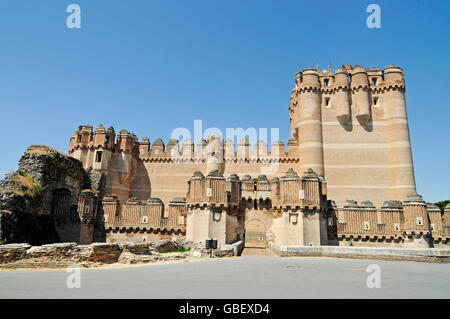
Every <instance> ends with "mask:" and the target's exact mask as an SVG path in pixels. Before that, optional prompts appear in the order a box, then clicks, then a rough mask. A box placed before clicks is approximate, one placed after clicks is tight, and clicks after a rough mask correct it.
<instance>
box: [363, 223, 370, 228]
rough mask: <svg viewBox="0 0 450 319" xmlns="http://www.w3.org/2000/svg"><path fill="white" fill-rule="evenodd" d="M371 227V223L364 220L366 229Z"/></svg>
mask: <svg viewBox="0 0 450 319" xmlns="http://www.w3.org/2000/svg"><path fill="white" fill-rule="evenodd" d="M369 229H370V223H369V222H364V230H369Z"/></svg>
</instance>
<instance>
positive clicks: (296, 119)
mask: <svg viewBox="0 0 450 319" xmlns="http://www.w3.org/2000/svg"><path fill="white" fill-rule="evenodd" d="M297 87H298V95H297V106H296V108H295V110H294V112H293V120H292V125H295V129H296V131H297V137H298V142H299V154H300V161H299V164H300V165H299V166H300V167H299V171H300V172H301V173H303V172H305V171H307V170H308V168H312V169H314V171H315V172H317V173H318V174H319V175H323V174H324V168H323V145H322V114H321V109H320V105H321V103H320V82H319V73H318V72H317V71H316V70H314V69H312V68H308V69H305V70H303V73H302V74H300V77H297Z"/></svg>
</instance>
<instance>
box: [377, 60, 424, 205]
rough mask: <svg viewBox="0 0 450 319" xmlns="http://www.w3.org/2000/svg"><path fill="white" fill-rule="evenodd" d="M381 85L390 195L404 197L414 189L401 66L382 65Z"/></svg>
mask: <svg viewBox="0 0 450 319" xmlns="http://www.w3.org/2000/svg"><path fill="white" fill-rule="evenodd" d="M384 74H385V82H384V85H382V88H381V90H382V95H383V97H382V98H383V106H384V114H385V121H386V135H387V140H388V144H389V158H390V164H391V176H392V187H393V195H394V198H396V199H398V200H404V199H405V198H406V196H407V195H408V194H409V193H411V192H415V191H416V182H415V178H414V167H413V161H412V154H411V143H410V138H409V127H408V117H407V114H406V103H405V80H404V76H403V70H402V69H401V68H400V67H397V66H394V65H391V66H388V67H386V68H385V69H384Z"/></svg>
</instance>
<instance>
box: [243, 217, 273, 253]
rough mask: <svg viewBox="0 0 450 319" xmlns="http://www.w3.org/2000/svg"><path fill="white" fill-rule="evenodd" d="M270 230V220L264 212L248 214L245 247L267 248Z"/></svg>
mask: <svg viewBox="0 0 450 319" xmlns="http://www.w3.org/2000/svg"><path fill="white" fill-rule="evenodd" d="M268 230H269V223H268V218H267V215H266V214H265V213H264V212H261V211H250V212H248V215H247V216H246V219H245V247H246V248H266V247H267V231H268Z"/></svg>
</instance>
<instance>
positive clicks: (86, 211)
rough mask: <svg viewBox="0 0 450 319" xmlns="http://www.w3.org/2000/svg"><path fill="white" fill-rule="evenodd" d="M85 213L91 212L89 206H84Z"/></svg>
mask: <svg viewBox="0 0 450 319" xmlns="http://www.w3.org/2000/svg"><path fill="white" fill-rule="evenodd" d="M84 213H85V214H86V215H87V214H89V206H84Z"/></svg>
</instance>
